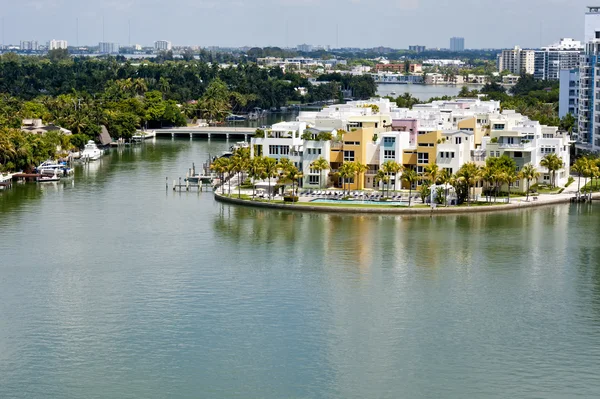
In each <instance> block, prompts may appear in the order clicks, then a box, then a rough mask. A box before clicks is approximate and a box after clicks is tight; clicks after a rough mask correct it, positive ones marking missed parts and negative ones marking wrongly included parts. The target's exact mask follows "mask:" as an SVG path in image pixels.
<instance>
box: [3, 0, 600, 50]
mask: <svg viewBox="0 0 600 399" xmlns="http://www.w3.org/2000/svg"><path fill="white" fill-rule="evenodd" d="M2 2H3V3H5V4H3V5H2V7H1V8H0V18H1V19H2V21H4V22H3V25H4V26H3V37H0V41H1V42H2V44H18V43H19V42H20V41H21V40H38V41H39V42H40V44H41V43H45V42H46V41H48V40H51V39H62V40H67V41H68V42H69V45H77V44H79V45H97V44H98V42H100V41H103V24H102V20H103V18H104V40H105V41H108V42H116V43H119V44H120V45H122V46H126V45H128V44H141V45H145V46H149V45H152V44H153V43H154V41H156V40H168V41H171V42H172V43H173V45H199V46H221V47H242V46H251V47H254V46H258V47H265V46H278V47H295V46H296V45H298V44H302V43H308V44H313V45H330V46H331V47H338V46H339V47H378V46H385V47H392V48H408V46H409V45H425V46H427V47H428V48H437V47H441V48H448V46H449V40H450V37H453V36H458V37H464V38H465V48H467V49H471V48H508V47H513V46H515V45H519V46H521V47H524V48H527V47H540V46H545V45H548V44H551V43H554V42H556V41H558V40H559V39H560V38H562V37H572V38H574V39H576V40H582V39H583V30H584V26H583V18H584V13H585V10H586V6H588V5H590V4H592V5H593V2H591V3H590V2H589V1H587V0H585V1H584V0H455V1H454V2H445V3H442V4H440V3H439V2H438V1H437V0H254V1H252V2H243V1H241V0H206V1H202V0H200V1H199V0H171V1H164V0H96V1H94V2H93V4H89V3H87V2H81V1H75V0H22V1H20V2H9V1H8V0H3V1H2ZM588 3H589V4H588ZM598 5H600V0H598ZM77 19H79V35H78V36H79V40H77V28H76V26H77V24H76V20H77ZM129 21H131V43H129V32H128V23H129ZM286 26H287V27H286Z"/></svg>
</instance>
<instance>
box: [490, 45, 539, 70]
mask: <svg viewBox="0 0 600 399" xmlns="http://www.w3.org/2000/svg"><path fill="white" fill-rule="evenodd" d="M498 70H499V71H500V72H502V71H509V72H510V73H512V74H515V75H520V74H523V73H527V74H531V75H533V73H534V72H535V51H533V50H523V49H522V48H520V47H519V46H515V48H514V49H512V50H502V53H501V54H499V55H498Z"/></svg>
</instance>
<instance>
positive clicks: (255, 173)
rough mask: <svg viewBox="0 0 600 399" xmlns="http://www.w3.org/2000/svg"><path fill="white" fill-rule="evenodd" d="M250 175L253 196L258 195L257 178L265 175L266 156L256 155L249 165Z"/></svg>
mask: <svg viewBox="0 0 600 399" xmlns="http://www.w3.org/2000/svg"><path fill="white" fill-rule="evenodd" d="M248 175H249V176H250V178H251V179H252V198H254V197H255V195H256V180H257V179H262V178H263V176H265V167H264V158H263V157H254V158H252V159H251V160H250V162H249V165H248Z"/></svg>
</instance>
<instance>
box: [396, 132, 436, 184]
mask: <svg viewBox="0 0 600 399" xmlns="http://www.w3.org/2000/svg"><path fill="white" fill-rule="evenodd" d="M441 141H442V132H441V131H439V130H434V131H430V132H426V133H419V134H418V135H417V148H416V149H410V150H404V153H403V154H402V166H403V167H405V168H411V169H414V170H416V171H417V173H418V174H423V173H424V172H425V167H426V166H429V165H433V164H435V163H437V146H438V144H439V143H441ZM417 187H418V185H417ZM402 188H406V189H408V185H406V183H402ZM413 188H414V187H413Z"/></svg>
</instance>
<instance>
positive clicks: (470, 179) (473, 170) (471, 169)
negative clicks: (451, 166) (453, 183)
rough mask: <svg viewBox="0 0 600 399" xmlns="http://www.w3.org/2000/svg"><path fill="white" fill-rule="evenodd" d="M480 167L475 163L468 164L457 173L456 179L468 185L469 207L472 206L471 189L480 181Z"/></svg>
mask: <svg viewBox="0 0 600 399" xmlns="http://www.w3.org/2000/svg"><path fill="white" fill-rule="evenodd" d="M480 176H481V175H480V170H479V167H478V166H477V165H476V164H475V163H474V162H467V163H465V164H464V165H463V166H461V168H460V169H459V170H458V172H457V173H456V177H457V178H458V180H459V181H462V182H464V183H465V184H466V185H467V205H468V206H470V205H471V193H470V190H471V187H474V186H475V184H477V181H478V180H479V179H480Z"/></svg>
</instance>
